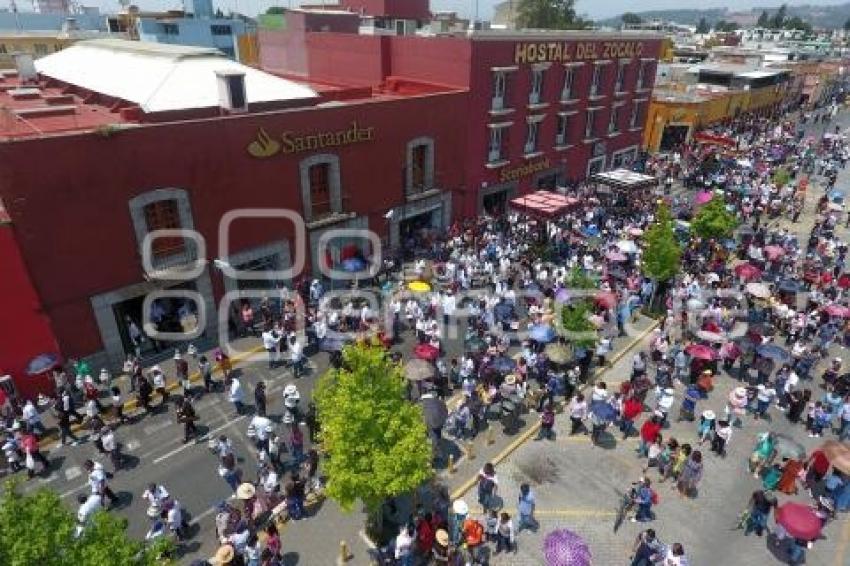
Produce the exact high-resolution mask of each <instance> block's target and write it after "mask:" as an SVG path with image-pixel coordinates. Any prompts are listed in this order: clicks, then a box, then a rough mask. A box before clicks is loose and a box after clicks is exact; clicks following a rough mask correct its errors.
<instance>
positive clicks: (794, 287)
mask: <svg viewBox="0 0 850 566" xmlns="http://www.w3.org/2000/svg"><path fill="white" fill-rule="evenodd" d="M776 287H777V289H779V290H780V291H782V292H784V293H796V292H798V291H799V290H800V282H799V281H797V280H795V279H783V280H782V281H780V282H779V285H777V286H776Z"/></svg>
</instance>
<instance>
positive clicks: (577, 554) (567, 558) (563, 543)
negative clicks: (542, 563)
mask: <svg viewBox="0 0 850 566" xmlns="http://www.w3.org/2000/svg"><path fill="white" fill-rule="evenodd" d="M543 554H544V555H545V556H546V566H590V563H591V560H590V548H589V547H588V546H587V543H586V542H584V539H583V538H581V537H580V536H578V535H577V534H576V533H574V532H572V531H568V530H567V529H558V530H557V531H552V532H551V533H549V534H548V535H546V538H545V539H544V540H543Z"/></svg>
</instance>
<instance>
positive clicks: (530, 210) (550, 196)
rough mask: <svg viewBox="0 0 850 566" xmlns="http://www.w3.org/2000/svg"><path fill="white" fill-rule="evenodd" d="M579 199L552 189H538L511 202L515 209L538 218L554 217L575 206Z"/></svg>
mask: <svg viewBox="0 0 850 566" xmlns="http://www.w3.org/2000/svg"><path fill="white" fill-rule="evenodd" d="M577 203H578V199H577V198H575V197H568V196H565V195H561V194H558V193H553V192H550V191H536V192H533V193H530V194H527V195H524V196H521V197H517V198H515V199H513V200H512V201H511V202H510V205H511V206H512V207H514V208H515V209H517V210H519V211H521V212H524V213H525V214H528V215H530V216H536V217H538V218H554V217H556V216H558V215H559V214H561V213H563V212H565V211H566V210H568V209H569V208H570V207H572V206H575V205H576V204H577Z"/></svg>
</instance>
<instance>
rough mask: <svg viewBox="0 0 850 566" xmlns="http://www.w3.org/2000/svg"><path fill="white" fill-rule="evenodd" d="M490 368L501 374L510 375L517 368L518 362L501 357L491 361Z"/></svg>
mask: <svg viewBox="0 0 850 566" xmlns="http://www.w3.org/2000/svg"><path fill="white" fill-rule="evenodd" d="M490 367H492V368H493V369H495V370H496V371H498V372H500V373H508V372H511V371H513V370H514V369H515V368H516V362H515V361H513V360H512V359H510V358H509V357H507V356H499V357H496V358H493V359H492V360H490Z"/></svg>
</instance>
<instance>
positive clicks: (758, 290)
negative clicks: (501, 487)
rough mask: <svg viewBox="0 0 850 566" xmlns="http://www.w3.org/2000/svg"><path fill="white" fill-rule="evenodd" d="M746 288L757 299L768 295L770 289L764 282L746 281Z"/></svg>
mask: <svg viewBox="0 0 850 566" xmlns="http://www.w3.org/2000/svg"><path fill="white" fill-rule="evenodd" d="M746 290H747V293H749V294H750V295H752V296H753V297H755V298H757V299H766V298H768V297H769V296H770V289H769V288H768V286H767V285H765V284H764V283H747V287H746Z"/></svg>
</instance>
